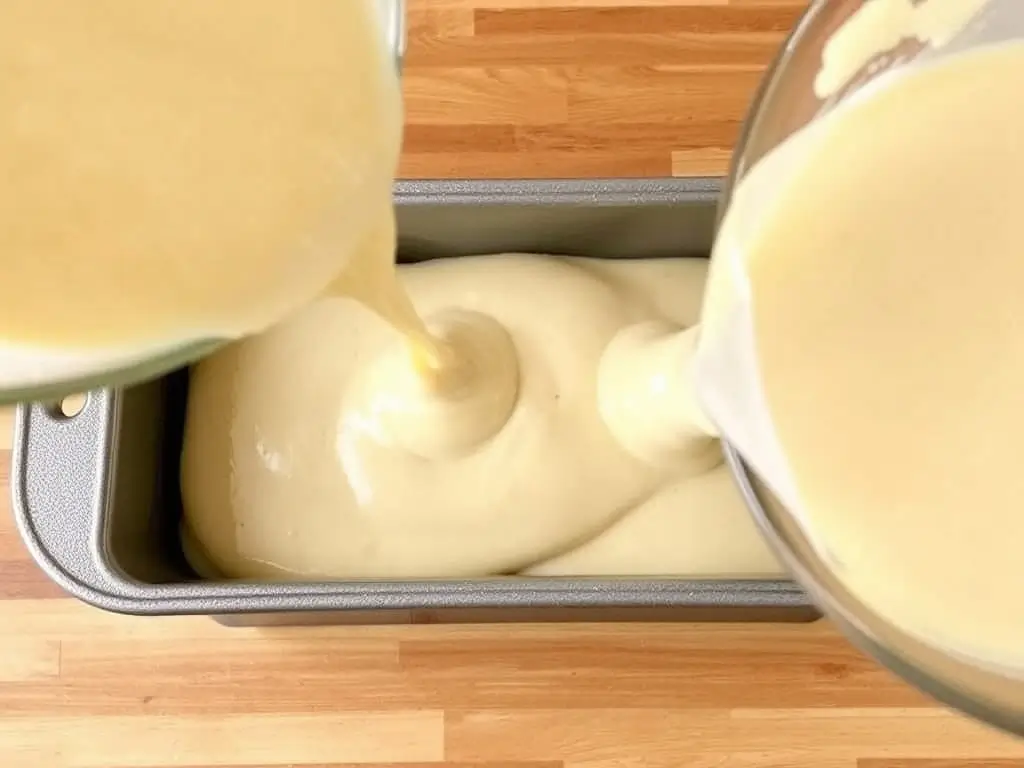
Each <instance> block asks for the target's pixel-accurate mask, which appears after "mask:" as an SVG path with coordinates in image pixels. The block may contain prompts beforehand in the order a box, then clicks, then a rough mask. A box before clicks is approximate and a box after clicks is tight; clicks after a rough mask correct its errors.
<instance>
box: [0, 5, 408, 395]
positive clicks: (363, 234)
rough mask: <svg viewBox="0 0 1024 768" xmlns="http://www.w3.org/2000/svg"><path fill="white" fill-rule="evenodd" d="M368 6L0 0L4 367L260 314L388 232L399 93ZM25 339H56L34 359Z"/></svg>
mask: <svg viewBox="0 0 1024 768" xmlns="http://www.w3.org/2000/svg"><path fill="white" fill-rule="evenodd" d="M376 12H377V6H376V5H375V1H374V0H302V1H301V2H289V3H282V2H280V1H279V0H145V1H144V2H137V1H136V0H89V1H88V2H66V1H65V0H4V2H2V3H0V115H3V118H2V119H0V266H2V270H3V281H2V282H0V307H3V311H2V312H0V341H2V343H3V345H4V349H5V350H6V352H7V353H10V355H11V357H10V360H11V361H14V362H15V363H16V364H17V365H18V366H19V370H20V368H24V369H25V371H24V372H25V375H26V376H28V377H29V378H40V377H45V376H57V375H58V374H59V372H60V370H61V366H62V365H63V366H64V367H65V368H67V367H69V366H70V367H72V368H74V371H75V372H76V373H82V372H83V370H84V369H85V368H87V367H88V363H89V360H90V359H91V360H92V361H93V362H94V363H96V364H102V362H103V358H104V356H107V357H110V356H111V355H113V356H117V355H121V356H125V355H127V356H132V355H134V356H138V354H139V353H140V351H142V352H145V351H147V350H148V351H150V352H152V351H155V350H158V349H160V348H164V347H168V346H173V345H176V344H180V343H181V342H182V341H187V340H192V339H197V338H220V337H237V336H239V335H241V334H244V333H248V332H252V331H257V330H260V329H262V328H264V327H266V326H267V325H269V324H271V323H272V322H274V321H276V320H277V319H280V318H281V317H283V316H284V315H286V314H288V313H290V312H292V311H294V310H295V309H297V308H298V307H299V306H301V305H303V304H304V303H306V302H307V301H308V300H309V299H310V298H311V297H313V296H315V295H316V294H317V293H319V292H320V291H321V290H323V289H324V288H325V286H327V284H328V283H329V282H330V281H331V280H332V279H333V278H334V277H335V276H336V275H337V274H338V272H339V270H340V269H341V268H342V267H343V266H345V265H346V264H351V262H352V261H353V259H354V258H355V257H356V256H357V251H358V250H359V248H360V247H361V244H363V243H365V242H366V240H367V239H368V238H369V237H370V234H369V233H370V232H372V231H374V230H382V229H386V228H387V220H388V219H389V217H390V216H391V215H392V214H391V209H390V190H391V181H392V177H393V174H394V169H395V164H396V160H397V155H398V149H399V145H400V139H401V104H400V98H399V88H398V82H397V76H396V73H395V70H394V60H393V57H392V55H391V52H390V51H388V50H386V46H385V37H386V36H385V35H384V34H383V33H382V30H381V29H380V28H379V26H378V20H377V17H376ZM392 251H393V245H389V246H387V247H386V248H383V249H378V250H377V251H374V254H375V255H374V256H373V257H372V258H378V259H383V260H384V262H385V263H388V262H389V261H390V260H391V258H392ZM365 258H371V257H365ZM36 349H42V350H43V351H45V350H51V351H53V352H60V353H61V354H64V355H65V357H63V358H60V359H57V358H54V361H53V362H52V365H50V366H49V367H47V366H46V365H43V364H41V363H38V361H36V363H38V364H36V365H35V367H33V361H31V360H27V355H28V354H29V352H30V351H31V350H36ZM19 350H20V351H19ZM26 350H28V351H26ZM72 353H73V354H72ZM19 355H20V356H19ZM4 359H5V360H6V359H7V358H4ZM26 360H27V362H26ZM15 373H17V372H14V373H12V371H11V370H8V369H5V370H4V371H2V372H0V383H2V382H4V381H6V380H7V379H10V378H11V377H12V376H14V375H15Z"/></svg>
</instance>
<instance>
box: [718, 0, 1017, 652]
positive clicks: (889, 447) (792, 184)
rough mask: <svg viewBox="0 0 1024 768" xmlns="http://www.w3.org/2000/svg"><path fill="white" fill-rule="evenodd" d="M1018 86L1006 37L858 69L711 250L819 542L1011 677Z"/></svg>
mask: <svg viewBox="0 0 1024 768" xmlns="http://www.w3.org/2000/svg"><path fill="white" fill-rule="evenodd" d="M951 1H952V0H929V2H927V3H920V4H917V5H920V6H921V7H922V8H925V7H936V6H941V5H942V3H943V2H945V3H946V4H947V5H948V4H950V3H951ZM876 2H877V0H876ZM866 5H871V3H869V4H866ZM967 5H970V4H969V3H968V4H967ZM958 18H961V19H962V18H963V17H958ZM850 69H851V68H847V69H846V70H844V71H849V70H850ZM1022 83H1024V45H1022V44H1019V43H1010V44H1003V45H1001V46H998V47H989V48H987V49H976V50H973V51H968V52H961V53H960V54H959V55H958V56H956V57H953V58H946V59H942V58H936V59H934V60H932V61H930V62H929V63H927V64H926V65H921V66H919V67H915V68H912V69H908V70H905V71H903V72H899V73H894V74H892V75H883V76H881V77H879V78H878V79H877V80H875V81H874V82H873V83H871V84H870V85H868V86H867V87H865V88H864V89H862V90H861V91H859V92H858V93H857V94H856V95H855V96H854V97H853V98H852V99H850V100H848V101H847V102H845V103H843V104H841V105H840V106H838V107H837V108H836V109H835V110H834V111H832V112H831V113H829V114H828V115H827V116H825V117H824V118H823V119H820V120H818V121H817V122H815V123H812V124H811V125H810V126H809V127H807V128H805V129H803V130H802V131H800V132H798V133H797V134H795V135H794V136H793V137H791V138H790V139H788V140H787V141H786V142H784V143H783V144H782V145H781V146H780V147H779V148H777V149H776V150H774V151H773V152H772V153H770V154H769V155H768V156H766V157H765V158H764V159H763V160H762V161H761V162H760V163H759V164H758V165H756V166H755V167H754V168H753V170H752V171H751V172H750V174H749V175H748V176H747V177H746V178H745V179H744V180H743V182H742V183H741V184H740V186H739V188H738V191H737V193H736V197H735V198H734V201H733V203H732V205H731V207H730V212H729V214H728V215H727V216H726V219H725V222H724V228H723V231H722V234H721V237H720V239H719V243H718V245H716V254H718V253H726V250H728V251H730V252H731V253H738V254H742V256H743V261H744V264H745V269H746V270H747V272H748V278H749V279H748V284H747V286H746V289H747V290H749V292H750V300H751V305H752V307H753V313H754V317H753V321H754V322H753V328H754V333H755V340H756V356H757V363H758V366H759V369H760V376H761V379H762V381H761V383H762V387H763V391H764V394H765V400H766V402H767V404H768V408H769V411H770V415H771V419H772V423H773V425H774V429H775V432H776V434H777V440H778V443H779V445H780V446H781V448H782V450H783V452H784V454H785V457H786V459H787V462H788V465H789V468H790V470H791V472H792V475H793V479H794V482H795V486H796V492H797V495H798V498H799V500H800V503H799V509H798V510H797V512H798V514H799V515H800V516H801V519H802V520H803V521H804V524H805V526H806V528H807V531H808V533H809V534H810V536H811V537H812V539H813V540H814V541H815V543H816V545H817V546H818V548H819V549H820V551H821V552H822V553H823V554H824V555H825V556H826V557H827V559H828V560H829V561H830V562H831V563H832V564H833V566H834V567H835V568H836V571H837V573H838V574H839V575H840V577H841V578H842V579H843V580H844V581H845V582H846V584H847V585H848V587H849V588H850V590H851V591H852V592H853V593H854V594H855V595H857V596H858V597H859V598H860V599H861V600H863V601H864V603H866V604H867V605H868V606H869V607H870V608H871V609H873V610H875V611H876V612H877V613H879V614H880V615H881V616H883V617H885V618H886V619H887V620H889V621H891V622H892V623H893V624H895V625H896V626H898V627H901V628H902V629H904V630H905V631H908V632H911V633H912V634H914V635H916V636H918V637H919V638H921V639H924V640H926V641H928V642H931V643H933V644H935V645H937V646H939V647H942V648H945V649H948V650H952V651H954V652H957V653H959V654H963V655H968V656H971V657H973V658H975V659H979V660H982V661H984V662H986V663H990V664H998V665H1004V666H1008V667H1015V668H1017V669H1024V642H1022V640H1024V609H1022V607H1021V601H1020V591H1021V588H1022V587H1024V576H1022V571H1021V567H1020V542H1021V541H1022V540H1024V514H1022V513H1021V511H1020V505H1021V499H1022V498H1024V476H1022V473H1021V472H1020V469H1019V467H1018V464H1019V461H1018V457H1017V454H1018V453H1019V447H1020V440H1021V435H1022V434H1024V407H1022V405H1021V397H1022V395H1021V393H1022V392H1024V301H1022V300H1021V286H1022V285H1024V260H1022V259H1021V257H1020V256H1021V249H1022V247H1024V246H1022V243H1024V234H1022V233H1024V230H1022V228H1021V212H1020V185H1021V178H1024V141H1022V137H1024V106H1022V102H1021V99H1019V98H1017V95H1019V94H1020V92H1021V90H1020V89H1021V84H1022ZM754 211H757V212H758V215H756V216H755V215H754ZM719 249H722V250H719ZM723 258H724V257H723Z"/></svg>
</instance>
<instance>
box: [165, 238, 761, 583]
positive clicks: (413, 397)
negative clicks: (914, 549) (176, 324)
mask: <svg viewBox="0 0 1024 768" xmlns="http://www.w3.org/2000/svg"><path fill="white" fill-rule="evenodd" d="M705 272H706V262H705V261H704V260H700V259H695V260H662V261H646V262H641V261H629V260H620V261H597V260H587V259H572V258H559V257H545V256H526V255H505V256H489V257H473V258H462V259H452V260H445V261H437V262H430V263H426V264H421V265H415V266H408V267H402V268H401V276H402V282H403V283H404V285H405V287H406V288H407V289H408V292H409V294H410V295H411V297H412V299H413V301H414V303H415V306H416V309H417V310H418V311H419V312H420V313H421V315H422V316H423V317H424V318H425V320H426V323H427V326H428V327H429V328H430V330H431V331H432V332H433V333H434V334H436V336H437V337H438V338H440V339H441V340H442V341H443V342H444V343H446V345H447V346H448V348H449V349H450V350H452V351H453V352H454V356H453V359H454V360H456V361H458V364H457V365H454V366H450V367H447V368H445V369H444V375H442V376H440V377H430V376H427V377H424V376H423V375H421V372H420V371H419V370H418V369H417V368H416V366H415V363H414V361H413V358H411V357H410V356H409V354H408V350H407V349H406V346H405V343H404V341H403V340H402V338H401V337H400V336H399V335H398V334H396V333H395V332H394V331H392V330H391V329H390V328H389V327H388V326H387V325H386V324H384V323H382V322H381V321H380V320H379V318H377V317H375V316H374V315H372V314H371V313H369V312H367V311H366V310H365V309H364V308H363V307H362V306H360V305H358V304H356V303H354V302H352V301H350V300H347V299H324V300H321V301H319V302H317V303H316V304H314V305H313V306H311V307H309V308H308V309H306V310H304V311H303V312H301V313H299V314H298V315H296V316H295V317H293V318H292V319H291V320H289V321H288V322H286V323H284V324H282V325H280V326H278V327H276V328H274V329H272V330H271V331H269V332H268V333H266V334H263V335H261V336H259V337H257V338H252V339H248V340H246V341H244V342H241V343H239V344H237V345H235V346H233V347H231V348H229V349H228V350H226V351H224V352H222V353H220V354H218V355H216V356H215V357H213V358H211V359H209V360H207V361H204V362H203V363H202V364H200V365H199V366H198V367H197V368H196V369H195V370H194V373H193V376H192V384H191V390H190V395H189V411H188V422H187V428H186V433H185V448H184V455H183V460H182V488H183V495H184V501H185V516H186V523H187V526H188V528H189V530H190V533H189V535H188V538H190V539H192V540H193V541H194V543H195V545H196V546H195V551H197V552H202V553H203V556H204V559H206V560H208V561H209V563H210V564H212V567H213V568H215V569H216V570H217V571H218V572H220V573H222V574H225V575H229V576H235V577H253V578H297V579H303V578H306V579H308V578H315V577H324V578H360V577H429V576H441V577H457V576H474V575H485V574H494V573H504V572H511V571H515V570H518V569H520V568H523V567H525V566H528V565H531V564H533V563H536V562H538V561H540V560H543V559H545V558H548V557H550V556H552V555H555V554H557V553H561V552H566V551H568V550H570V549H572V548H574V547H575V546H577V545H578V544H580V543H582V542H584V541H586V540H588V539H591V538H592V537H594V536H595V535H599V534H601V533H602V532H603V531H605V529H607V528H608V527H609V526H612V525H613V524H614V523H616V521H618V520H620V519H621V518H623V516H627V519H630V520H631V519H634V518H635V519H636V521H638V523H639V526H638V527H639V528H640V529H641V532H640V533H639V534H638V535H639V536H641V537H646V538H639V539H637V541H636V542H635V546H636V547H639V548H641V549H642V548H643V547H645V546H649V545H650V546H653V543H652V542H651V541H650V538H651V537H652V536H656V535H657V533H656V531H655V529H660V533H661V536H662V537H663V538H664V539H666V540H674V537H675V536H676V535H682V536H683V538H684V540H683V541H681V542H679V544H678V549H677V555H676V557H675V558H672V559H666V557H665V556H663V555H659V556H657V557H652V559H651V560H650V562H649V563H648V564H647V565H643V564H642V563H640V562H639V561H640V560H642V556H641V555H639V552H638V553H637V556H636V558H635V559H634V560H633V561H632V562H628V561H624V560H623V558H622V556H621V555H620V554H618V553H616V552H614V551H610V552H609V555H608V556H602V555H601V554H600V552H599V553H598V554H597V555H595V556H590V557H588V558H587V559H586V560H585V564H586V567H588V568H594V569H596V572H598V573H601V572H603V573H612V574H616V573H620V572H621V571H620V569H621V568H622V567H624V565H629V566H630V567H634V566H635V567H636V568H637V569H638V572H640V573H648V572H650V569H651V568H655V569H657V568H659V567H660V566H665V567H668V566H671V567H670V568H669V571H670V572H677V573H691V572H692V573H705V574H706V575H707V574H720V573H724V572H729V573H731V572H733V571H737V572H745V573H748V574H751V575H760V574H762V573H765V572H775V571H774V570H773V569H772V568H769V567H767V566H766V563H767V562H768V561H767V560H766V555H765V554H764V550H763V548H762V547H761V546H760V545H759V542H758V543H753V542H756V541H757V536H756V534H755V533H754V530H753V524H752V523H751V522H750V521H749V520H747V519H746V517H745V516H742V515H738V514H737V511H738V509H739V498H738V495H737V493H736V491H735V489H733V488H732V487H731V485H730V484H728V483H724V482H723V481H722V480H721V479H719V480H717V481H711V485H708V486H706V487H704V486H702V487H703V488H704V490H699V489H697V488H695V489H692V490H690V489H686V488H685V483H686V479H687V478H695V477H697V476H699V475H701V474H702V473H704V472H706V471H707V470H709V469H710V468H712V467H714V466H720V464H721V454H720V452H719V451H718V448H717V441H715V440H712V439H710V438H708V437H707V436H705V435H701V434H699V433H696V432H693V431H686V430H683V431H673V430H668V431H659V430H660V428H657V429H656V428H655V427H653V426H652V425H653V424H654V423H655V419H653V418H652V413H653V414H656V413H657V412H658V410H657V403H656V402H654V403H651V406H652V410H651V413H647V412H644V410H643V409H642V408H634V409H633V412H634V413H636V414H638V416H639V418H637V419H636V420H635V424H634V426H633V427H632V430H630V428H629V427H628V425H626V424H625V423H623V424H620V425H619V427H618V432H617V433H613V431H612V430H611V429H610V428H609V426H608V425H606V423H605V422H604V420H603V418H602V413H607V412H611V411H615V410H616V404H615V401H616V400H617V399H621V398H623V397H627V398H628V397H631V396H632V395H633V394H634V393H635V392H638V391H639V392H642V391H645V390H650V389H651V387H652V386H653V385H652V384H651V381H653V380H655V379H658V378H659V377H660V378H661V379H664V380H669V379H670V378H671V377H672V376H674V375H675V372H676V371H677V369H681V368H683V367H684V365H685V362H686V357H685V351H681V356H680V357H679V358H678V359H674V360H673V359H668V358H664V359H663V367H662V368H660V369H659V368H658V367H657V366H654V367H651V368H649V369H647V371H648V372H647V375H646V379H645V377H644V376H640V375H639V374H638V376H637V377H634V379H633V380H630V381H626V382H621V381H619V380H614V381H613V382H612V385H610V386H609V385H605V386H603V385H602V382H603V377H602V375H601V371H602V369H603V368H604V367H606V362H607V359H608V353H609V350H610V349H612V348H613V347H615V346H616V344H615V342H616V341H617V340H619V339H621V338H623V337H629V336H630V335H631V334H632V332H633V331H634V330H635V329H637V328H646V327H649V326H650V325H651V324H657V325H658V326H659V327H664V328H666V329H668V328H671V329H674V331H675V332H678V331H679V329H681V328H685V327H688V326H690V325H692V324H693V323H694V322H696V320H697V314H698V311H699V307H700V303H701V297H702V292H703V284H704V278H705ZM643 352H644V348H643V347H642V346H640V347H635V348H633V347H630V349H629V351H628V352H626V353H621V352H619V353H616V354H614V355H612V358H613V359H620V357H619V356H620V355H622V354H625V357H624V358H621V364H623V365H627V364H628V363H629V361H630V359H631V357H630V356H631V355H634V353H635V355H639V356H641V357H642V356H643ZM619 437H623V438H625V439H626V441H627V442H628V443H629V444H631V445H643V446H645V447H646V449H645V451H644V453H643V455H642V456H641V455H638V454H636V453H633V452H631V451H630V450H629V449H628V448H627V447H626V446H625V445H624V444H623V443H620V441H619ZM670 438H671V439H670ZM659 446H661V450H660V451H659ZM715 472H716V473H717V474H716V476H718V477H719V478H724V475H723V474H722V472H724V470H721V471H719V470H715ZM667 483H672V484H675V485H678V484H679V483H682V485H681V486H680V489H681V490H679V491H674V492H673V493H668V494H661V495H660V496H659V497H658V498H659V500H657V501H652V502H650V503H648V499H650V498H651V497H652V495H655V494H657V493H658V492H659V490H660V489H662V488H663V487H664V486H665V485H666V484H667ZM675 502H678V503H679V504H680V505H681V506H680V510H679V519H678V520H674V519H673V516H672V514H671V512H670V506H672V504H674V503H675ZM638 507H639V509H638V510H637V511H636V512H631V510H633V509H634V508H638ZM646 510H651V513H648V512H647V511H646ZM616 527H617V526H616ZM616 527H613V528H612V531H611V532H609V535H610V538H611V540H612V541H614V540H615V538H616V536H615V534H614V531H615V528H616ZM702 531H703V532H702ZM609 535H606V536H605V537H602V538H606V537H608V536H609ZM602 546H603V545H602ZM664 546H665V545H664V544H662V545H661V547H662V549H661V550H660V551H662V552H664ZM698 553H699V554H698ZM568 557H569V559H568V560H567V561H566V562H567V566H566V567H567V569H570V570H571V569H572V568H573V567H574V566H573V565H572V563H573V562H574V561H573V559H572V556H571V555H570V556H568ZM715 563H717V565H715ZM547 572H551V571H550V570H548V571H547Z"/></svg>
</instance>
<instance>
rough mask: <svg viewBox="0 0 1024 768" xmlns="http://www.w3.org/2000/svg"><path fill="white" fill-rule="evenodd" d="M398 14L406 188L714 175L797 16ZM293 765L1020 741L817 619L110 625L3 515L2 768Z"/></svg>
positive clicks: (671, 758)
mask: <svg viewBox="0 0 1024 768" xmlns="http://www.w3.org/2000/svg"><path fill="white" fill-rule="evenodd" d="M409 2H410V6H411V7H410V38H411V39H410V50H409V55H408V59H407V71H406V77H405V84H406V91H407V94H406V95H407V100H408V122H409V128H408V131H407V140H406V141H407V144H406V155H405V159H404V162H403V165H402V172H403V175H405V176H407V177H516V176H548V177H555V176H584V177H585V176H657V175H669V174H672V173H674V174H677V175H686V174H716V173H720V172H722V170H723V169H724V168H725V165H726V162H727V158H728V154H729V148H730V146H731V144H732V142H733V140H734V137H735V136H736V133H737V130H738V127H739V120H740V118H741V116H742V114H743V111H744V109H745V106H746V102H747V99H748V97H749V95H750V93H751V91H752V89H753V88H754V86H755V84H756V82H757V79H758V76H759V74H760V71H761V69H762V67H763V65H764V64H765V62H766V61H767V60H768V59H769V57H770V56H771V55H772V53H773V50H774V49H775V47H776V46H777V45H778V44H779V41H780V39H781V37H782V34H783V33H784V31H785V30H786V29H787V28H788V27H789V26H790V25H791V24H792V22H793V20H794V19H795V17H796V15H797V13H798V12H799V10H800V8H801V6H802V5H803V2H801V1H799V0H775V1H772V0H409ZM4 418H7V416H6V415H5V417H4ZM8 433H9V429H8V428H7V427H6V426H4V425H2V424H0V434H3V435H7V434H8ZM8 447H9V442H7V443H3V444H2V445H0V448H8ZM7 456H9V453H8V452H5V455H4V457H3V459H4V460H3V462H2V468H3V469H2V475H0V481H2V482H4V483H7V482H8V475H7V467H8V465H9V462H8V460H7ZM3 498H4V501H3V502H2V503H3V504H8V502H7V501H6V498H7V494H6V493H4V494H3ZM0 512H3V510H0ZM285 765H294V766H300V765H301V766H312V765H321V766H327V765H329V766H363V767H371V766H375V768H385V766H387V767H390V768H398V767H399V766H403V767H404V768H427V767H428V766H437V767H438V768H444V767H447V768H471V767H472V768H562V766H565V767H566V768H620V767H621V768H712V767H714V768H968V767H973V768H982V767H984V768H1010V767H1011V766H1024V742H1018V741H1014V740H1011V739H1010V738H1008V737H1006V736H1003V735H1000V734H997V733H994V732H992V731H989V730H987V729H985V728H983V727H982V726H980V725H977V724H974V723H972V722H969V721H968V720H966V719H964V718H962V717H960V716H958V715H955V714H952V713H949V712H947V711H945V710H943V709H941V708H938V707H936V706H934V705H933V704H932V703H931V702H930V701H928V700H927V699H925V698H924V697H923V696H921V695H919V694H917V693H915V692H914V691H912V690H910V689H909V688H908V687H907V686H905V685H903V684H902V683H900V682H898V681H897V680H895V679H894V678H893V677H892V676H891V675H889V674H888V673H887V672H885V671H883V670H881V669H880V668H879V667H877V666H876V665H875V664H874V663H873V662H871V661H869V660H868V659H866V658H865V657H863V656H862V655H861V654H859V653H858V652H856V651H854V650H853V649H852V648H851V647H850V646H849V645H848V644H847V643H846V642H845V641H844V640H842V639H841V638H840V637H838V636H837V635H836V633H835V632H834V631H833V629H832V628H831V627H830V626H829V625H828V624H827V623H825V622H819V623H817V624H813V625H800V626H776V625H762V626H756V625H716V626H712V625H658V626H645V625H606V626H588V625H582V626H522V627H506V626H500V627H444V626H411V627H387V628H379V627H378V628H344V629H311V628H299V629H285V630H282V629H276V630H271V631H267V630H264V631H256V630H252V631H250V630H237V629H235V630H229V629H224V628H221V627H220V626H218V625H216V624H214V623H213V622H212V621H209V620H206V619H201V618H175V619H134V618H126V617H120V616H113V615H108V614H105V613H102V612H100V611H97V610H93V609H91V608H87V607H85V606H83V605H80V604H78V603H76V602H74V601H72V600H69V599H67V598H63V597H62V596H61V594H60V593H59V591H58V590H57V589H56V588H55V587H54V586H52V585H51V584H50V583H49V582H47V581H46V579H45V578H44V577H43V576H42V575H41V574H40V573H39V572H38V571H37V570H36V568H35V567H34V565H32V564H31V562H30V561H29V559H28V556H27V554H26V553H25V551H24V549H23V548H22V546H21V544H20V542H19V541H18V538H17V534H16V532H15V531H14V529H13V525H12V523H11V520H10V516H9V515H8V514H0V766H2V767H3V768H22V767H23V766H24V767H31V768H51V767H52V768H58V767H62V766H75V767H82V768H108V767H109V768H113V767H114V766H119V767H128V766H133V767H135V768H141V767H142V766H149V767H154V766H195V767H198V766H285Z"/></svg>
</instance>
